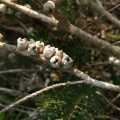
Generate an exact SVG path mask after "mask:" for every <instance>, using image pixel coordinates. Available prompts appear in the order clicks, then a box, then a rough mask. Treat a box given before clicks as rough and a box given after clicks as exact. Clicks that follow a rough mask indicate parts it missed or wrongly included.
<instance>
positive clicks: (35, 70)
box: [0, 69, 40, 74]
mask: <svg viewBox="0 0 120 120" xmlns="http://www.w3.org/2000/svg"><path fill="white" fill-rule="evenodd" d="M38 71H39V72H40V70H38V69H11V70H5V71H0V74H8V73H18V72H38Z"/></svg>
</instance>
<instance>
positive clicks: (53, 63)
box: [50, 55, 62, 68]
mask: <svg viewBox="0 0 120 120" xmlns="http://www.w3.org/2000/svg"><path fill="white" fill-rule="evenodd" d="M61 63H62V60H61V58H60V57H59V56H57V55H55V56H53V57H51V59H50V64H51V66H52V67H54V68H59V67H60V65H61Z"/></svg>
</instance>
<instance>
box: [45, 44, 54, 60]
mask: <svg viewBox="0 0 120 120" xmlns="http://www.w3.org/2000/svg"><path fill="white" fill-rule="evenodd" d="M54 53H55V48H54V47H51V46H50V45H47V46H45V49H44V51H43V54H44V57H45V58H51V57H52V56H53V55H54Z"/></svg>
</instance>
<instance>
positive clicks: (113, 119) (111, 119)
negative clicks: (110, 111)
mask: <svg viewBox="0 0 120 120" xmlns="http://www.w3.org/2000/svg"><path fill="white" fill-rule="evenodd" d="M93 118H96V119H108V120H119V119H116V118H114V117H110V116H107V115H100V116H94V117H93Z"/></svg>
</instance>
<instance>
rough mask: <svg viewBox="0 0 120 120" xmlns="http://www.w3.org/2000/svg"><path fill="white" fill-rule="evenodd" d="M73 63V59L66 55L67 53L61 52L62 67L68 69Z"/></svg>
mask: <svg viewBox="0 0 120 120" xmlns="http://www.w3.org/2000/svg"><path fill="white" fill-rule="evenodd" d="M72 65H73V60H72V59H71V58H70V57H69V56H68V55H67V54H65V53H64V54H63V58H62V67H63V68H64V69H68V68H71V67H72Z"/></svg>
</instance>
